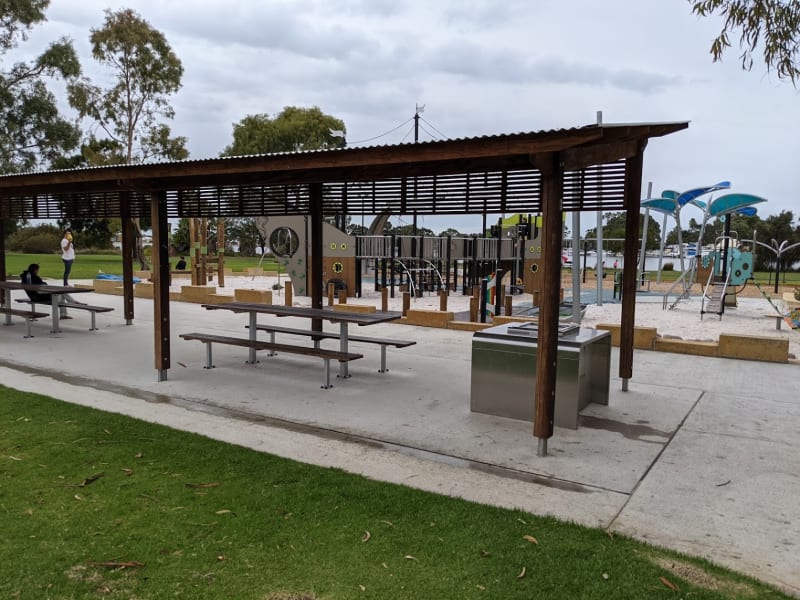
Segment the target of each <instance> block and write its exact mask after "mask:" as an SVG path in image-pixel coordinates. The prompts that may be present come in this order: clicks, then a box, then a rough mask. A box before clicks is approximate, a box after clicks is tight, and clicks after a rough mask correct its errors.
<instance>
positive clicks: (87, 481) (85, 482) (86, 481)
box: [80, 473, 105, 487]
mask: <svg viewBox="0 0 800 600" xmlns="http://www.w3.org/2000/svg"><path fill="white" fill-rule="evenodd" d="M103 475H105V473H95V474H94V475H92V476H90V477H87V478H86V479H84V480H83V481H81V483H80V486H81V487H86V486H87V485H89V484H90V483H94V482H95V481H97V480H98V479H100V478H101V477H102V476H103Z"/></svg>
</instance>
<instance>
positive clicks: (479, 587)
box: [475, 584, 486, 590]
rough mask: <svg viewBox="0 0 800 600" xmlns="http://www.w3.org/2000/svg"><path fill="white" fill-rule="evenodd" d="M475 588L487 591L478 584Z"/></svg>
mask: <svg viewBox="0 0 800 600" xmlns="http://www.w3.org/2000/svg"><path fill="white" fill-rule="evenodd" d="M475 587H476V588H478V589H479V590H485V589H486V588H485V587H483V586H482V585H481V584H478V585H476V586H475Z"/></svg>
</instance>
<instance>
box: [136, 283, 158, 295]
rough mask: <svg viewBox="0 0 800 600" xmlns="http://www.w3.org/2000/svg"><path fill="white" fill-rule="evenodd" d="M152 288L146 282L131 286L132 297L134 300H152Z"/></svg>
mask: <svg viewBox="0 0 800 600" xmlns="http://www.w3.org/2000/svg"><path fill="white" fill-rule="evenodd" d="M154 288H155V286H154V285H153V284H152V283H150V282H147V281H142V282H141V283H136V284H134V286H133V296H134V298H152V297H153V289H154Z"/></svg>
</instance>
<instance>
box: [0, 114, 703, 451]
mask: <svg viewBox="0 0 800 600" xmlns="http://www.w3.org/2000/svg"><path fill="white" fill-rule="evenodd" d="M688 126H689V124H688V122H669V123H636V124H633V123H630V124H594V125H588V126H585V127H576V128H571V129H558V130H549V131H537V132H530V133H515V134H507V135H491V136H482V137H473V138H464V139H453V140H443V141H432V142H424V143H408V144H398V145H388V146H373V147H366V148H344V149H336V150H319V151H305V152H291V153H281V154H267V155H254V156H240V157H228V158H213V159H206V160H185V161H178V162H157V163H147V164H133V165H116V166H103V167H90V168H80V169H72V170H60V171H47V172H32V173H21V174H12V175H5V176H0V281H5V279H6V264H5V262H6V261H5V239H4V230H5V227H4V225H5V221H6V220H12V219H63V220H69V219H93V218H120V219H121V220H122V257H123V295H124V318H125V321H126V323H127V324H131V323H132V322H133V318H134V302H133V298H134V294H133V249H134V241H135V240H134V235H135V232H134V228H133V221H132V219H133V218H137V217H144V216H149V217H150V219H151V223H152V229H153V251H152V255H151V261H152V266H153V270H152V273H153V283H154V295H153V298H154V299H153V302H154V307H153V309H154V331H153V335H154V340H153V341H154V367H155V369H156V371H157V378H158V380H159V381H163V380H166V378H167V372H168V370H169V369H170V367H171V361H170V348H171V343H172V340H171V334H170V307H169V282H170V264H169V249H170V247H169V239H168V219H179V218H183V217H223V218H224V217H258V216H270V215H305V216H306V217H307V218H308V220H309V232H310V237H309V239H310V254H311V278H310V284H309V290H310V296H311V302H312V306H313V307H315V308H322V298H323V277H322V271H323V269H322V255H323V252H322V223H323V217H324V216H328V215H336V214H347V215H376V214H380V213H385V212H388V213H391V214H394V215H448V214H452V215H455V214H491V213H495V214H500V213H508V212H520V213H541V215H542V224H543V227H542V254H541V264H542V273H541V279H540V281H541V282H542V284H541V285H542V288H543V289H542V290H541V293H540V312H539V318H540V324H539V340H538V357H537V362H536V389H535V394H533V393H532V395H531V401H534V396H535V403H536V410H535V415H536V416H535V420H534V428H533V435H534V436H535V437H536V438H537V439H538V441H539V454H540V455H544V454H546V452H547V440H548V439H549V438H550V437H552V435H553V414H554V405H555V386H556V360H557V343H558V320H559V317H558V308H559V290H560V287H561V243H562V213H563V212H571V211H592V212H595V211H625V212H626V220H625V224H626V227H625V251H624V261H623V265H624V268H623V288H624V289H626V290H635V289H636V264H637V253H638V243H637V241H638V238H639V226H640V223H639V213H640V196H641V187H642V166H643V157H644V150H645V147H646V145H647V142H648V140H649V139H650V138H653V137H661V136H665V135H669V134H671V133H675V132H677V131H680V130H682V129H686V128H687V127H688ZM635 306H636V294H634V293H628V294H625V295H623V298H622V323H621V331H620V363H619V377H620V378H622V381H623V389H627V382H628V380H629V379H630V378H631V377H632V376H633V331H634V311H635ZM313 328H314V329H315V330H321V329H322V322H321V320H315V322H314V323H313ZM532 392H534V390H532Z"/></svg>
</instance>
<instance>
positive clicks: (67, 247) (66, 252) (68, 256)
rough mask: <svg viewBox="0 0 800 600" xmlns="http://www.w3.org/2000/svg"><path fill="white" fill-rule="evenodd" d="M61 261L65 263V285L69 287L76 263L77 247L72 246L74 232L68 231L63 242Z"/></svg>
mask: <svg viewBox="0 0 800 600" xmlns="http://www.w3.org/2000/svg"><path fill="white" fill-rule="evenodd" d="M61 260H63V261H64V285H65V286H67V285H69V273H70V271H72V263H74V262H75V246H74V245H73V244H72V232H71V231H70V230H69V229H67V230H66V231H65V232H64V237H63V238H62V240H61Z"/></svg>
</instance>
